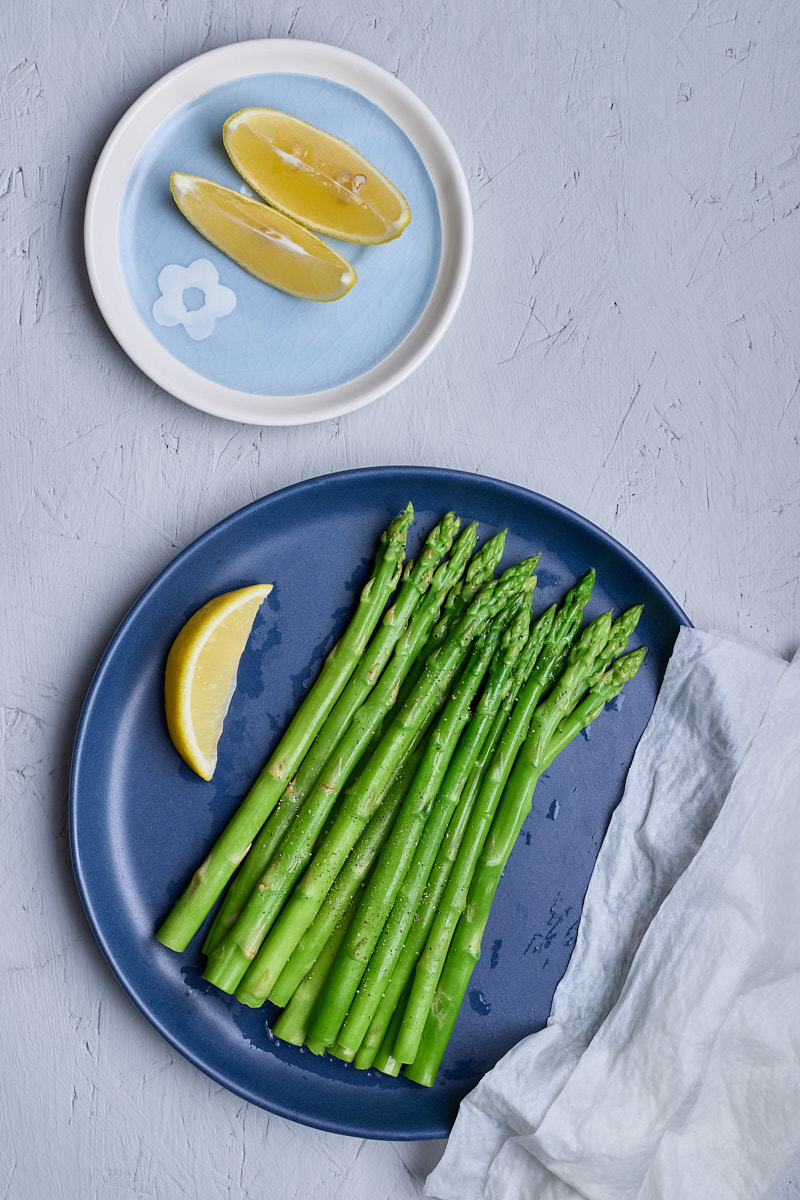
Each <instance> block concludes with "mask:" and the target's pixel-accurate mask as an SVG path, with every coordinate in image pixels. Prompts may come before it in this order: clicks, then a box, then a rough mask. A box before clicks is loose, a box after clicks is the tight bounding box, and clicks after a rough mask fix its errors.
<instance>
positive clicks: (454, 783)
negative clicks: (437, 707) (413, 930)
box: [338, 604, 531, 1053]
mask: <svg viewBox="0 0 800 1200" xmlns="http://www.w3.org/2000/svg"><path fill="white" fill-rule="evenodd" d="M530 619H531V612H530V606H529V605H527V604H526V605H524V606H523V607H522V608H521V609H520V611H519V613H518V614H517V615H516V617H515V618H514V619H513V620H512V621H511V623H510V624H509V625H508V626H507V627H506V629H505V631H504V632H503V635H502V638H501V642H500V646H499V649H498V651H497V653H496V654H495V656H494V658H493V660H492V664H491V667H490V670H489V679H488V682H487V685H486V687H485V689H484V691H483V694H482V696H481V698H480V700H479V702H478V704H477V706H476V709H475V712H474V713H473V715H472V717H471V718H470V722H469V725H468V727H467V729H466V731H465V733H464V736H463V737H462V739H461V741H460V742H459V744H458V747H457V749H456V751H455V753H454V755H453V758H452V761H451V762H450V765H449V767H448V769H447V774H446V776H445V778H444V781H443V783H442V786H441V789H440V791H439V794H438V795H437V797H436V804H435V806H434V808H433V811H432V812H431V814H430V816H429V817H428V820H427V822H426V824H425V828H424V831H423V832H422V835H421V837H420V838H419V842H418V844H417V845H416V849H415V851H414V856H413V862H412V863H411V866H410V867H409V869H408V872H407V874H406V877H405V879H404V880H403V882H402V887H401V888H400V889H399V893H398V895H397V897H396V899H395V901H394V904H393V906H392V909H391V913H390V914H389V916H388V918H387V919H386V921H385V924H384V927H383V930H382V932H381V937H380V942H379V944H378V945H377V946H376V947H375V948H374V950H373V951H372V954H371V957H370V960H369V964H368V966H367V968H366V971H365V973H364V977H363V979H362V980H361V983H360V986H359V989H358V994H357V995H356V997H355V998H354V999H353V1000H352V1003H351V1005H350V1008H349V1011H348V1013H347V1017H346V1020H345V1021H344V1024H343V1025H342V1028H341V1029H340V1030H339V1033H338V1041H339V1044H340V1046H342V1047H343V1048H344V1049H348V1050H352V1051H353V1053H355V1052H356V1051H357V1050H358V1048H359V1046H360V1045H361V1042H362V1039H363V1037H364V1035H365V1034H366V1032H367V1029H368V1028H369V1026H370V1022H371V1021H372V1018H373V1016H374V1014H375V1011H376V1009H377V1007H378V1004H379V1002H380V1000H381V997H382V995H383V994H384V992H385V989H386V987H387V986H388V985H389V982H390V980H391V979H392V976H393V972H394V968H395V965H396V963H397V960H398V957H399V955H400V952H401V950H402V949H403V944H404V942H405V940H406V936H407V933H408V928H409V925H410V924H411V922H412V921H413V919H414V916H415V914H416V912H417V908H418V905H419V902H420V899H421V897H422V892H423V889H424V888H425V885H426V884H427V882H428V878H429V876H430V873H431V870H432V868H433V865H434V861H435V858H436V855H437V851H438V850H439V847H440V845H441V842H442V839H443V838H444V835H445V832H446V830H447V828H448V825H449V822H450V820H451V818H452V815H453V812H454V810H455V808H456V806H457V805H458V802H459V800H460V797H461V794H462V792H463V790H464V787H465V786H466V784H467V782H468V779H469V776H470V773H471V771H472V768H473V767H474V765H475V763H476V762H477V761H478V757H479V755H480V754H481V752H482V750H483V747H484V744H485V742H486V738H487V736H488V734H489V731H490V728H491V725H492V722H493V721H494V718H495V716H496V714H497V712H498V710H499V709H500V707H501V705H502V703H503V701H504V699H505V698H506V696H507V695H508V693H509V692H510V690H511V684H512V679H513V673H514V667H515V665H516V663H517V660H518V658H519V655H520V652H521V651H522V649H523V647H524V645H525V642H526V640H527V637H528V633H529V628H530ZM374 878H375V877H373V879H374ZM371 886H372V885H371ZM351 933H352V929H351ZM357 949H358V953H359V955H363V953H364V952H365V949H366V947H365V946H364V945H362V944H358V947H357Z"/></svg>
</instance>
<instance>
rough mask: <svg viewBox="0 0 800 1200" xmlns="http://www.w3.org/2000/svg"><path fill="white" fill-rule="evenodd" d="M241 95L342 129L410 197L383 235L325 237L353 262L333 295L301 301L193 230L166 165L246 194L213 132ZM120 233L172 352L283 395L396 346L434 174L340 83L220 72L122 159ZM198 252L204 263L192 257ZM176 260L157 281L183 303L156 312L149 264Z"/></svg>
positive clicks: (431, 252)
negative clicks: (347, 279) (340, 291)
mask: <svg viewBox="0 0 800 1200" xmlns="http://www.w3.org/2000/svg"><path fill="white" fill-rule="evenodd" d="M252 106H258V107H263V108H277V109H280V110H282V111H284V112H289V113H292V114H293V115H295V116H298V117H301V118H302V119H303V120H305V121H309V122H310V123H311V124H312V125H317V126H319V127H320V128H323V129H325V130H327V131H328V132H330V133H333V134H336V135H337V136H339V137H342V138H344V139H345V140H346V141H348V142H350V143H351V144H352V145H354V146H356V147H357V148H358V150H359V151H360V152H361V153H362V154H363V155H364V156H365V157H366V158H367V159H368V160H369V161H370V162H372V163H374V164H375V166H377V167H378V168H379V170H381V171H382V172H383V173H384V174H385V175H386V176H387V177H388V178H389V179H391V180H392V182H393V183H394V184H395V185H396V186H397V187H398V188H399V189H400V191H401V192H402V193H403V194H404V196H405V197H406V199H407V200H408V202H409V205H410V206H411V212H412V220H411V224H410V226H409V227H408V228H407V229H406V230H405V231H404V232H403V234H402V236H401V237H399V238H397V239H395V240H394V241H393V242H388V243H386V244H385V245H382V246H357V245H353V244H351V243H347V242H341V241H336V240H335V239H333V238H329V239H326V240H328V241H329V242H330V244H331V245H332V246H333V247H334V248H335V249H336V250H338V252H339V253H340V254H342V255H343V256H344V257H345V258H346V259H347V260H348V261H349V262H351V263H352V264H353V266H354V267H355V269H356V271H357V273H358V282H357V284H356V285H355V287H354V288H353V289H352V290H351V291H350V292H349V293H348V294H347V295H346V296H345V297H343V299H341V300H338V301H335V302H334V303H331V304H317V303H314V302H312V301H308V300H299V299H297V298H296V297H294V296H287V295H286V294H285V293H283V292H280V291H278V290H277V289H275V288H272V287H269V286H268V285H266V284H264V283H262V282H260V281H259V280H257V279H255V278H253V276H252V275H249V274H248V273H247V272H246V271H245V270H243V269H242V268H241V267H239V266H237V265H236V263H234V262H233V261H232V260H231V259H229V258H228V257H227V256H226V255H224V254H222V253H221V252H220V251H219V250H217V249H216V248H215V247H214V246H212V245H211V244H210V243H209V242H207V241H206V240H205V238H203V237H202V236H201V235H200V234H199V233H198V232H197V231H196V230H195V229H193V228H192V226H191V225H190V224H189V223H188V221H186V219H185V218H184V217H183V216H182V215H181V213H180V212H179V211H178V209H177V207H176V205H175V203H174V201H173V199H172V196H171V195H170V190H169V179H170V174H171V172H172V171H184V172H187V173H188V174H193V175H201V176H204V177H205V178H208V179H213V180H215V181H216V182H218V183H221V184H224V185H225V186H227V187H230V188H235V189H237V190H241V191H244V192H245V193H246V194H247V195H253V193H252V192H251V191H250V189H249V188H248V187H247V185H246V184H245V183H244V181H243V180H242V178H241V176H240V175H239V174H238V173H237V172H236V170H235V169H234V167H233V166H232V164H231V162H230V159H229V158H228V155H227V154H226V152H225V148H224V146H223V144H222V126H223V124H224V122H225V120H226V119H227V118H228V117H229V116H231V115H232V114H233V113H235V112H237V111H238V110H239V109H242V108H249V107H252ZM118 237H119V258H120V263H121V266H122V272H123V276H124V280H125V285H126V287H127V290H128V294H129V296H130V299H131V301H132V303H133V305H134V307H135V309H136V311H137V313H138V314H139V316H140V317H141V319H142V321H144V323H145V325H146V326H147V328H148V329H149V330H150V332H151V333H152V334H153V336H154V337H155V338H156V339H157V340H158V341H159V342H160V343H161V345H162V346H164V347H165V348H166V349H167V350H168V351H169V352H170V354H172V355H174V356H175V358H177V359H179V360H180V361H181V362H183V363H184V364H185V365H186V366H188V367H190V368H191V369H192V370H193V371H196V372H198V373H199V374H200V375H203V376H205V377H206V378H207V379H210V380H213V381H214V382H215V383H219V384H222V385H223V386H225V387H229V388H234V389H236V390H237V391H244V392H255V393H272V394H275V393H278V394H280V395H285V396H289V395H292V396H294V395H300V394H306V393H309V392H319V391H322V390H325V389H328V388H331V387H337V386H339V385H340V384H343V383H346V382H348V381H350V380H352V379H355V378H357V377H358V376H359V375H363V374H364V372H366V371H368V370H369V369H370V368H371V367H374V366H375V365H376V364H377V363H379V362H381V360H382V359H384V358H385V357H386V356H387V355H388V354H389V353H390V352H391V351H392V350H394V349H395V348H396V347H397V346H398V345H399V344H400V343H401V342H402V340H403V339H404V338H405V337H406V336H407V334H408V333H409V332H410V331H411V329H412V328H413V327H414V325H415V324H416V322H417V321H418V320H419V318H420V316H421V314H422V312H423V310H424V308H425V305H426V304H427V303H428V300H429V299H430V297H431V294H432V292H433V287H434V284H435V282H436V276H437V273H438V271H439V263H440V258H441V246H442V231H441V219H440V214H439V205H438V203H437V199H436V192H435V189H434V187H433V183H432V182H431V179H430V176H429V175H428V172H427V171H426V169H425V167H424V165H423V163H422V160H421V158H420V156H419V154H418V153H417V151H416V150H415V148H414V146H413V145H412V144H411V142H410V141H409V139H408V138H407V137H406V135H405V134H404V133H403V132H402V130H401V129H400V128H399V127H398V126H397V125H396V124H395V122H394V121H392V120H391V119H390V118H389V117H388V116H387V115H386V113H385V112H383V111H382V110H381V109H380V108H378V107H377V106H376V105H375V104H373V103H371V101H369V100H367V99H366V98H365V97H364V96H362V95H361V94H360V93H358V92H356V91H353V90H352V89H351V88H348V87H344V86H342V85H341V84H339V83H335V82H333V81H331V80H329V79H323V78H319V77H316V76H310V75H298V74H274V73H272V74H262V75H250V76H248V77H246V78H243V79H237V80H233V81H231V82H228V83H223V84H218V85H217V86H216V87H213V88H211V89H210V90H209V91H207V92H204V93H203V94H202V95H200V96H198V97H196V98H195V99H194V100H190V101H188V102H187V103H186V104H183V105H181V107H180V108H178V109H177V110H175V111H174V112H173V113H171V114H170V115H169V116H168V117H167V118H166V119H165V120H164V121H163V122H162V124H161V125H160V126H159V128H158V129H157V130H156V132H155V133H154V134H153V135H152V136H151V137H150V138H149V139H148V141H147V142H146V143H145V145H144V146H143V147H142V150H141V151H140V153H139V155H138V157H137V158H136V160H135V162H134V164H133V167H132V169H131V172H130V175H129V178H128V181H127V184H126V186H125V190H124V193H123V197H122V205H121V209H120V219H119V225H118ZM198 262H199V263H200V264H206V265H201V266H195V265H194V264H197V263H198ZM209 263H210V264H211V268H212V269H211V270H209V267H208V265H207V264H209ZM175 266H177V267H178V268H183V269H184V270H181V271H174V270H172V271H167V272H166V274H165V277H162V285H163V291H164V293H165V294H166V295H167V298H168V300H169V301H170V302H171V307H173V309H174V306H175V304H177V306H178V314H179V315H180V313H181V309H182V308H184V309H185V313H186V316H185V318H184V320H182V321H181V322H180V323H178V324H173V325H165V324H163V316H162V313H161V310H162V308H163V307H164V302H161V304H160V305H157V302H158V301H159V300H160V298H161V296H162V287H160V286H159V277H160V276H161V273H162V272H163V271H164V268H169V267H175ZM209 280H210V286H209ZM219 285H221V288H222V289H223V290H220V288H219ZM184 289H187V290H184ZM181 292H183V300H184V305H183V306H182V305H181V303H180V296H181ZM232 304H233V307H231V305H232ZM154 306H156V307H155V312H154ZM173 319H174V318H173Z"/></svg>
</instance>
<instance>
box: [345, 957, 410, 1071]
mask: <svg viewBox="0 0 800 1200" xmlns="http://www.w3.org/2000/svg"><path fill="white" fill-rule="evenodd" d="M410 992H411V979H410V978H409V979H407V980H406V983H405V987H404V988H403V991H402V993H401V994H400V998H399V1000H400V1002H399V1004H398V1005H397V1007H396V1008H395V1010H394V1012H393V1013H392V1015H391V1017H390V1019H389V1023H388V1026H387V1028H386V1033H385V1035H384V1038H383V1041H382V1042H381V1044H380V1046H378V1048H377V1050H370V1049H369V1048H368V1047H365V1046H364V1045H363V1044H362V1046H361V1049H360V1050H359V1051H358V1054H357V1055H356V1057H355V1060H354V1061H355V1065H356V1067H357V1068H358V1069H359V1070H360V1071H365V1070H367V1069H368V1068H369V1067H371V1066H375V1067H376V1068H377V1070H379V1071H380V1072H381V1074H382V1075H394V1076H397V1075H399V1074H400V1072H401V1070H402V1069H403V1064H402V1063H401V1062H400V1060H399V1059H397V1058H395V1056H394V1053H393V1050H394V1043H395V1038H396V1037H397V1034H398V1032H399V1030H400V1022H401V1021H402V1020H403V1012H404V1011H405V1006H406V1003H407V1001H408V997H409V993H410Z"/></svg>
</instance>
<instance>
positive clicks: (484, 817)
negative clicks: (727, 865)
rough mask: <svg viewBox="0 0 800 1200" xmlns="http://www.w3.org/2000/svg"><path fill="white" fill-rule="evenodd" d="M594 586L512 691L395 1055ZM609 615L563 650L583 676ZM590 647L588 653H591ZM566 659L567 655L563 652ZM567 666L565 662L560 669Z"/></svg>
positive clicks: (564, 615)
mask: <svg viewBox="0 0 800 1200" xmlns="http://www.w3.org/2000/svg"><path fill="white" fill-rule="evenodd" d="M593 586H594V575H593V573H592V572H590V573H589V574H588V575H587V576H585V578H584V579H583V580H581V582H580V583H579V584H578V585H577V587H575V588H574V589H573V590H572V592H571V593H570V594H569V595H568V596H567V598H566V599H565V601H564V604H563V606H562V609H561V611H560V612H559V613H558V615H557V617H556V619H555V620H554V622H553V627H552V629H551V631H550V634H549V635H548V637H547V638H546V640H545V643H544V645H543V647H542V650H541V652H540V654H539V656H538V658H537V660H536V663H535V665H534V667H533V670H532V671H531V673H530V675H529V677H528V679H527V681H526V683H525V685H524V687H523V688H522V690H521V692H520V695H519V697H518V700H517V703H516V706H515V708H514V710H513V713H512V715H511V717H510V719H509V722H508V724H507V726H506V729H505V731H504V733H503V736H502V739H501V741H500V745H499V747H498V749H497V752H496V754H495V756H494V759H493V761H492V764H491V766H490V768H489V770H488V772H487V775H486V778H485V780H484V782H483V786H482V788H481V793H480V796H479V797H478V801H477V803H476V804H475V807H474V809H473V812H472V816H471V818H470V823H469V827H468V829H467V831H466V833H465V835H464V839H463V841H462V843H461V847H460V850H459V854H458V858H457V860H456V863H455V866H454V868H453V871H452V874H451V876H450V879H449V880H448V884H447V888H446V890H445V895H444V898H443V901H442V905H441V908H440V911H439V913H438V915H437V917H436V920H435V921H434V923H433V926H432V928H431V932H430V934H429V936H428V940H427V942H426V944H425V948H424V950H423V951H422V954H421V955H420V958H419V962H418V963H417V967H416V970H415V974H414V984H413V987H412V990H411V997H410V999H409V1002H408V1005H407V1008H406V1014H405V1017H404V1020H403V1024H402V1027H401V1030H400V1034H399V1035H398V1039H397V1042H396V1044H395V1049H394V1054H395V1057H396V1058H398V1059H400V1060H401V1061H402V1062H413V1061H414V1058H415V1057H416V1053H417V1049H418V1047H419V1041H420V1038H421V1037H422V1032H423V1029H424V1027H425V1019H426V1017H427V1013H428V1009H429V1008H430V1005H431V1003H432V1000H433V996H434V993H435V991H436V985H437V983H438V981H439V975H440V973H441V969H442V963H443V962H444V958H445V955H446V953H447V948H448V946H449V945H450V941H451V939H452V936H453V932H454V930H455V927H456V924H457V922H458V918H459V916H460V914H461V912H462V911H463V908H464V905H465V903H466V899H467V892H468V889H469V884H470V880H471V879H472V876H473V874H474V871H475V867H476V864H477V862H478V859H479V856H480V853H481V850H482V848H483V843H484V840H485V839H486V836H487V834H488V831H489V829H490V827H491V824H492V821H493V819H494V815H495V812H496V810H497V806H498V804H499V802H500V797H501V796H502V794H503V789H504V788H505V786H506V782H507V780H508V778H509V775H510V774H511V770H512V767H513V766H514V762H515V759H516V757H517V753H518V751H519V749H520V747H521V746H522V744H523V742H524V741H525V738H526V736H527V735H528V728H529V725H530V723H531V720H532V718H533V715H534V712H535V711H536V706H537V704H538V703H539V700H540V699H541V696H542V693H543V692H544V690H545V688H546V687H547V686H548V684H549V683H550V676H551V671H552V669H553V664H554V663H555V662H557V661H563V659H564V657H565V650H566V647H567V646H568V645H569V643H568V642H565V639H566V638H567V637H569V638H570V639H571V637H572V631H573V630H574V627H575V617H576V613H577V614H578V620H580V612H582V610H583V608H584V606H585V604H586V602H587V601H588V599H589V596H590V594H591V590H592V587H593ZM610 625H611V618H610V616H609V615H608V614H604V616H603V617H602V618H598V620H597V621H595V622H593V623H592V624H591V625H590V626H589V627H588V628H587V630H585V631H584V633H583V634H582V635H581V637H580V638H579V639H578V642H577V644H576V647H575V648H573V650H572V651H569V654H570V655H573V654H574V653H575V649H576V648H577V647H582V648H584V656H583V659H582V660H581V661H582V662H584V663H588V667H587V669H586V671H585V673H584V675H583V678H584V679H585V678H586V675H587V674H588V671H589V670H590V669H591V665H592V663H593V662H594V659H595V658H596V656H597V653H598V652H599V649H600V647H601V645H602V644H603V643H604V642H605V641H606V640H607V638H608V632H609V628H610ZM589 647H591V648H592V649H593V651H594V653H593V654H592V655H591V661H590V658H589V656H590V650H589ZM566 661H567V663H570V661H571V660H570V658H567V660H566ZM566 669H568V668H565V671H566Z"/></svg>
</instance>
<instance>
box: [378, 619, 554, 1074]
mask: <svg viewBox="0 0 800 1200" xmlns="http://www.w3.org/2000/svg"><path fill="white" fill-rule="evenodd" d="M555 611H556V610H555V605H553V606H552V607H551V608H549V609H548V610H547V611H546V612H545V613H543V614H542V616H541V617H539V619H538V621H537V622H536V624H535V625H534V627H533V629H532V631H531V634H530V637H529V638H528V641H527V643H526V645H525V647H524V649H523V651H522V654H521V655H520V659H519V662H518V663H517V667H516V669H515V671H514V679H513V682H512V685H511V688H510V690H509V692H508V694H507V695H506V697H505V698H504V700H503V702H502V704H501V706H500V710H499V712H498V713H497V715H496V716H495V718H494V720H493V722H492V725H491V728H490V730H489V735H488V737H487V739H486V746H485V750H484V751H483V752H482V753H481V756H480V758H479V759H478V761H477V762H476V763H475V766H474V767H473V768H472V771H471V773H470V776H469V780H468V782H467V785H466V787H465V788H464V791H463V792H462V795H461V799H460V800H459V803H458V807H457V809H456V811H455V813H454V814H453V816H452V818H451V820H450V824H449V825H448V827H447V836H446V837H445V839H444V840H443V842H442V845H441V846H440V847H439V852H438V854H437V855H436V861H435V863H434V865H433V869H432V871H431V873H430V877H429V879H428V882H427V884H426V887H425V891H424V894H423V897H422V901H421V903H420V905H419V907H418V909H417V910H416V912H414V913H412V914H411V920H410V922H409V924H408V928H407V934H406V938H405V942H404V945H403V948H402V951H401V953H400V956H399V958H398V959H397V962H396V964H395V966H394V967H393V969H392V973H391V977H390V978H389V979H388V980H387V981H386V983H385V990H384V992H383V995H382V998H381V1000H380V1002H379V1004H378V1008H377V1011H376V1012H375V1016H374V1017H373V1018H372V1023H371V1025H370V1027H369V1030H368V1032H367V1034H366V1035H365V1037H364V1039H363V1041H362V1043H361V1046H360V1047H359V1050H358V1054H357V1055H356V1065H357V1066H358V1067H360V1068H362V1069H366V1068H367V1067H369V1066H371V1065H372V1062H373V1059H374V1061H375V1065H376V1067H379V1068H380V1069H381V1070H384V1069H386V1068H385V1067H384V1066H381V1065H380V1064H381V1062H383V1063H386V1062H389V1061H390V1060H391V1063H392V1064H393V1065H392V1069H391V1070H390V1072H389V1073H390V1074H394V1075H396V1074H397V1073H398V1071H399V1068H400V1064H399V1063H397V1060H396V1059H394V1058H393V1056H391V1055H390V1054H389V1051H390V1050H392V1049H393V1048H394V1042H395V1039H396V1037H397V1034H398V1033H399V1031H400V1024H401V1022H402V1018H403V1013H404V1011H405V1008H406V1004H407V1003H408V996H409V993H410V991H411V982H412V976H413V974H414V968H415V967H416V965H417V959H418V958H419V956H420V953H421V951H422V949H423V947H424V945H425V942H426V940H427V938H428V934H429V932H430V930H431V926H432V925H433V922H434V920H435V918H436V914H437V913H438V911H439V907H440V904H441V901H442V896H443V894H444V891H445V888H446V887H447V883H448V880H449V879H450V874H451V872H452V869H453V866H454V864H455V862H456V859H457V857H458V852H459V849H460V847H461V842H462V840H463V837H464V832H465V830H466V829H467V827H468V825H469V821H470V817H471V815H472V809H473V807H474V805H475V801H476V800H477V798H478V796H479V794H480V791H481V788H482V786H483V782H484V779H485V777H486V773H487V771H488V769H489V764H490V763H491V762H492V761H493V760H494V756H495V753H496V751H497V747H498V745H499V743H500V739H501V737H502V735H503V731H504V729H505V727H506V723H507V721H508V718H509V714H510V712H511V709H512V708H513V706H514V704H515V702H516V699H517V694H518V692H519V690H520V688H521V687H522V686H523V685H524V684H525V682H526V680H527V679H528V676H529V675H530V673H531V670H532V668H533V666H534V665H535V663H536V660H537V659H538V657H539V654H540V651H541V649H542V646H543V643H544V641H545V638H547V636H548V635H549V633H550V629H551V627H552V624H553V618H554V616H555ZM398 1009H399V1010H400V1011H398Z"/></svg>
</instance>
